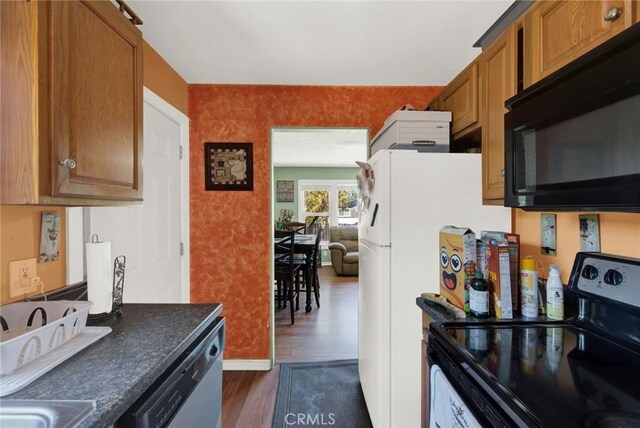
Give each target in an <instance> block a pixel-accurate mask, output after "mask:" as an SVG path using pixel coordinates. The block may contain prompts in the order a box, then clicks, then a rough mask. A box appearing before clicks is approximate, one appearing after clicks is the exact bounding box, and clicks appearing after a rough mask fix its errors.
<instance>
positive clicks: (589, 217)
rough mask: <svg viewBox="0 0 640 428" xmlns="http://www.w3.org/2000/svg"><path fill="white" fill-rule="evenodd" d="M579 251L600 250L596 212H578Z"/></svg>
mask: <svg viewBox="0 0 640 428" xmlns="http://www.w3.org/2000/svg"><path fill="white" fill-rule="evenodd" d="M578 219H579V223H580V251H597V252H600V226H599V222H598V214H580V215H579V216H578Z"/></svg>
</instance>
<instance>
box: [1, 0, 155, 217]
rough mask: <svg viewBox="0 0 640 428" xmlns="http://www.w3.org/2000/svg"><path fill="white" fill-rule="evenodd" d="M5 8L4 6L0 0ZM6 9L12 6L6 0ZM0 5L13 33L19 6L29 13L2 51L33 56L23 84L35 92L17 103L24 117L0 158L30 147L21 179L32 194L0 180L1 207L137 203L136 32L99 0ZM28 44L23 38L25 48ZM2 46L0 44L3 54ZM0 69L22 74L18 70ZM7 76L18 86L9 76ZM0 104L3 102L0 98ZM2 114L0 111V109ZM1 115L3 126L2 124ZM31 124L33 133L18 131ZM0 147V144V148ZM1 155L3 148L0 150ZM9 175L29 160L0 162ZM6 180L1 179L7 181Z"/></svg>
mask: <svg viewBox="0 0 640 428" xmlns="http://www.w3.org/2000/svg"><path fill="white" fill-rule="evenodd" d="M2 3H5V2H2ZM12 3H13V2H12ZM16 3H20V4H23V6H13V7H12V9H13V10H9V8H7V7H5V6H4V5H3V6H2V7H3V9H2V21H3V22H2V24H3V28H2V31H3V36H4V30H5V28H4V23H5V21H6V22H11V23H14V24H15V27H16V28H22V27H23V26H22V24H19V23H16V22H14V21H16V20H18V21H20V22H23V23H24V22H26V21H25V17H24V16H25V13H24V12H20V11H19V10H18V9H19V8H20V7H22V8H23V9H25V10H28V11H29V12H30V13H31V15H28V16H29V17H30V20H29V21H28V23H29V24H30V25H28V26H27V28H29V29H31V31H30V32H29V33H28V35H30V36H32V37H31V38H30V39H26V38H23V40H22V41H20V43H18V42H15V43H13V44H12V45H11V46H7V48H8V49H9V52H18V51H17V47H18V46H23V48H24V56H25V58H27V59H28V58H37V62H34V64H36V65H34V67H35V68H34V71H33V74H32V75H30V76H29V78H28V79H29V81H28V82H27V83H28V84H29V85H30V86H28V85H27V83H25V87H30V88H37V90H36V91H34V93H33V97H32V98H31V99H29V100H28V102H27V101H25V102H26V103H28V108H26V107H25V108H24V109H23V112H28V114H25V115H23V116H22V117H19V118H16V121H17V122H16V123H15V124H11V125H10V127H15V128H16V129H15V130H14V131H12V133H13V136H14V137H15V138H13V139H11V140H5V138H4V135H3V141H2V146H3V149H2V154H3V155H4V154H5V152H6V151H14V150H13V149H12V148H18V147H20V148H22V150H23V149H24V148H27V147H29V148H31V154H32V155H33V156H32V158H31V159H32V163H33V165H32V166H31V168H30V170H32V172H30V173H28V174H30V176H31V181H32V182H33V183H31V184H32V186H33V184H35V189H36V190H35V191H29V192H27V191H25V189H24V188H22V187H23V186H22V185H21V184H16V183H13V182H12V181H11V177H12V176H15V175H16V172H11V173H8V174H6V175H5V173H4V172H3V175H2V179H3V183H2V189H1V190H2V193H3V194H2V195H1V201H2V203H18V204H21V203H34V204H59V205H111V204H118V203H132V202H136V201H140V200H142V168H141V165H142V34H141V32H140V31H139V30H138V29H137V28H136V27H135V26H133V25H132V24H131V23H130V22H129V21H128V19H127V18H126V17H125V16H124V15H122V14H121V13H120V12H119V11H118V9H117V8H116V7H114V6H113V4H112V3H111V2H109V1H78V0H75V1H52V2H16ZM27 40H28V42H27ZM4 52H5V46H4V45H3V56H4ZM14 66H15V67H17V69H15V70H13V71H11V70H9V71H7V70H5V68H4V67H3V69H2V74H3V76H2V77H3V82H2V91H3V94H4V93H9V94H12V93H14V92H15V91H14V90H13V89H12V88H11V87H9V86H8V85H5V84H4V77H5V74H6V72H7V73H9V75H10V76H13V74H12V73H14V72H15V75H16V76H21V79H22V80H25V79H26V78H25V77H24V76H22V71H20V69H19V68H20V67H22V66H21V64H18V63H17V61H16V64H15V65H14ZM14 80H19V79H18V78H17V77H15V76H14ZM3 107H5V106H4V100H3ZM3 110H4V108H3ZM5 123H6V122H5V118H4V116H3V127H4V125H5ZM29 127H33V129H35V131H34V132H33V134H34V135H28V134H27V133H22V132H19V131H18V130H19V129H23V130H25V131H26V130H28V129H31V128H29ZM5 146H6V147H5ZM5 149H6V150H5ZM0 162H1V163H2V168H3V170H4V169H5V166H7V165H11V168H13V169H17V168H20V167H21V166H26V165H28V164H29V160H28V159H24V156H22V157H21V158H19V159H18V158H16V157H15V156H10V157H4V156H3V159H1V160H0ZM9 174H11V175H9Z"/></svg>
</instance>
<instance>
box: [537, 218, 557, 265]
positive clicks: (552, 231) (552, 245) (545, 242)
mask: <svg viewBox="0 0 640 428" xmlns="http://www.w3.org/2000/svg"><path fill="white" fill-rule="evenodd" d="M540 223H541V233H542V237H541V244H540V247H541V248H540V252H541V253H542V254H546V255H548V256H555V255H557V251H556V248H557V246H556V233H557V230H556V215H555V214H540Z"/></svg>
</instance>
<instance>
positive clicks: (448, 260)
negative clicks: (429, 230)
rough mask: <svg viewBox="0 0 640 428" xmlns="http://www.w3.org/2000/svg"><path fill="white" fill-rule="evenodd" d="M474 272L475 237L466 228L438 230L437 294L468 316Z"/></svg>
mask: <svg viewBox="0 0 640 428" xmlns="http://www.w3.org/2000/svg"><path fill="white" fill-rule="evenodd" d="M475 272H476V235H475V233H473V231H472V230H471V229H469V228H467V227H455V226H445V227H443V228H442V229H440V294H441V295H443V296H444V297H446V298H447V300H448V301H449V302H451V303H452V304H453V305H455V306H457V307H459V308H460V309H462V310H464V311H465V312H469V281H470V280H471V278H473V275H475Z"/></svg>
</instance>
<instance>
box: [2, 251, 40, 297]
mask: <svg viewBox="0 0 640 428" xmlns="http://www.w3.org/2000/svg"><path fill="white" fill-rule="evenodd" d="M37 276H38V273H37V271H36V259H35V258H34V259H24V260H16V261H15V262H9V282H10V287H9V297H12V298H13V297H19V296H24V295H25V294H28V293H33V292H34V291H36V290H37V289H38V282H39V281H38V282H35V281H32V280H33V279H34V278H36V277H37Z"/></svg>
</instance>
